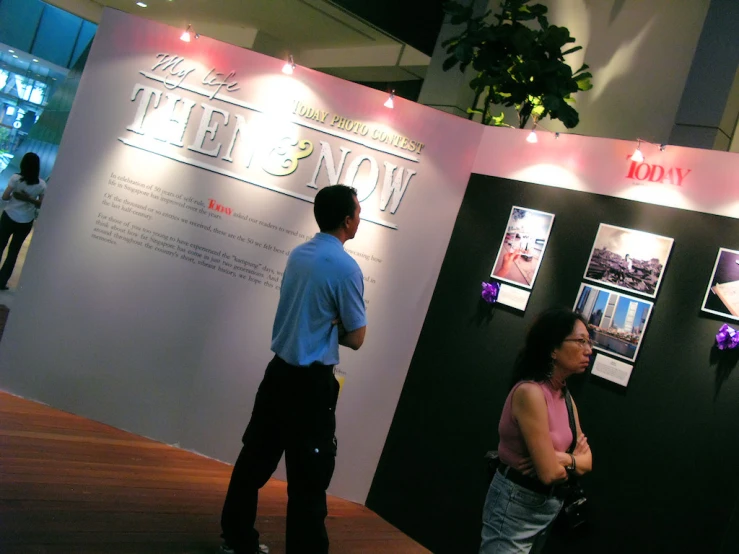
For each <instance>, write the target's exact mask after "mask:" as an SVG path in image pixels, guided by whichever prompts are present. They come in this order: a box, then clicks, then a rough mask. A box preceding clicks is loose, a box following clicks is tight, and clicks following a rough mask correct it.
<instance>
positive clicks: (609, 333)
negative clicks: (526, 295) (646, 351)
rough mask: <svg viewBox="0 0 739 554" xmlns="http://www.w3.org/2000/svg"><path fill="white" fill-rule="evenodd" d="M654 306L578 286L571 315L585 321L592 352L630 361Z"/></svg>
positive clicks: (583, 285)
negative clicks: (591, 342) (573, 313)
mask: <svg viewBox="0 0 739 554" xmlns="http://www.w3.org/2000/svg"><path fill="white" fill-rule="evenodd" d="M653 306H654V304H652V303H651V302H649V301H647V300H643V299H641V298H635V297H633V296H627V295H625V294H622V293H620V292H616V291H612V290H606V289H603V288H600V287H596V286H594V285H590V284H587V283H582V284H581V285H580V292H579V293H578V294H577V300H576V301H575V307H574V308H573V310H574V312H575V313H577V314H580V315H581V316H583V318H585V321H586V322H587V324H588V331H589V332H590V336H591V337H592V339H593V349H594V350H600V351H601V352H605V353H606V354H610V355H612V356H617V357H619V358H623V359H624V360H628V361H630V362H633V361H634V360H635V359H636V355H637V353H638V352H639V347H640V346H641V342H642V338H643V337H644V331H645V330H646V328H647V323H648V322H649V316H650V315H651V314H652V307H653Z"/></svg>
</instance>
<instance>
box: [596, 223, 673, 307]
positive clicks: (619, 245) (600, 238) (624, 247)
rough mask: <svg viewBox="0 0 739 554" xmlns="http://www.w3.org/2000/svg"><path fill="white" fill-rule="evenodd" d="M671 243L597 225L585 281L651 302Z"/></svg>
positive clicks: (666, 240)
mask: <svg viewBox="0 0 739 554" xmlns="http://www.w3.org/2000/svg"><path fill="white" fill-rule="evenodd" d="M673 242H674V241H673V239H671V238H669V237H661V236H659V235H653V234H651V233H645V232H643V231H635V230H633V229H624V228H623V227H615V226H613V225H607V224H605V223H601V224H600V227H598V234H597V235H596V237H595V242H594V243H593V250H592V251H591V252H590V259H589V260H588V267H587V269H586V270H585V279H589V280H591V281H597V282H599V283H602V284H604V285H607V286H609V287H615V288H617V289H622V290H627V291H629V292H633V293H636V294H643V295H644V296H648V297H649V298H655V297H656V296H657V290H658V289H659V285H660V283H661V281H662V274H663V273H664V269H665V265H666V264H667V258H669V257H670V251H671V250H672V243H673Z"/></svg>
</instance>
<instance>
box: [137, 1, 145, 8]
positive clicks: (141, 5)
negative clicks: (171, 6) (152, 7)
mask: <svg viewBox="0 0 739 554" xmlns="http://www.w3.org/2000/svg"><path fill="white" fill-rule="evenodd" d="M136 5H137V6H138V7H140V8H145V7H146V4H145V3H143V2H136Z"/></svg>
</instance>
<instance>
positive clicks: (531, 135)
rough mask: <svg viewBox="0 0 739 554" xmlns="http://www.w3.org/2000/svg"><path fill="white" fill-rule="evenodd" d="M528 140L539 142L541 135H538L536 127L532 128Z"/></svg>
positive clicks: (533, 142)
mask: <svg viewBox="0 0 739 554" xmlns="http://www.w3.org/2000/svg"><path fill="white" fill-rule="evenodd" d="M526 142H530V143H531V144H535V143H537V142H539V137H537V136H536V129H531V132H530V133H529V136H527V137H526Z"/></svg>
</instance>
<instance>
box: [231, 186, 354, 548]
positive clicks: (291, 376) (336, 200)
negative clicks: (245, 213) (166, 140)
mask: <svg viewBox="0 0 739 554" xmlns="http://www.w3.org/2000/svg"><path fill="white" fill-rule="evenodd" d="M360 211H361V207H360V206H359V201H358V200H357V193H356V190H355V189H353V188H351V187H347V186H344V185H334V186H329V187H325V188H323V189H321V190H320V191H319V192H318V194H317V195H316V198H315V204H314V207H313V213H314V215H315V218H316V222H317V223H318V227H319V229H320V230H321V232H320V233H317V234H316V236H315V237H313V238H312V239H311V240H310V241H308V242H306V243H305V244H302V245H300V246H298V247H297V248H295V249H294V250H293V251H292V252H291V253H290V256H289V257H288V260H287V267H286V268H285V273H284V275H283V277H282V286H281V289H280V301H279V304H278V305H277V314H276V316H275V322H274V326H273V328H272V351H273V352H274V353H275V357H274V358H273V359H272V361H271V362H270V363H269V365H268V366H267V370H266V372H265V375H264V379H263V380H262V383H261V384H260V385H259V390H258V391H257V396H256V399H255V401H254V410H253V412H252V416H251V421H250V422H249V425H248V427H247V428H246V432H245V433H244V436H243V438H242V442H243V444H244V446H243V448H242V449H241V453H240V454H239V457H238V459H237V460H236V464H235V465H234V469H233V473H232V475H231V483H230V484H229V487H228V493H227V495H226V501H225V503H224V506H223V513H222V514H221V528H222V530H223V534H222V537H223V540H224V544H223V546H221V551H222V552H226V553H230V552H234V553H235V554H254V553H260V552H261V553H263V552H267V548H266V546H264V545H260V544H259V533H258V532H257V530H256V529H254V522H255V520H256V515H257V501H258V491H259V489H260V488H261V487H262V486H264V484H265V483H266V482H267V481H268V480H269V478H270V476H271V475H272V473H273V472H274V470H275V469H276V468H277V464H278V462H279V461H280V458H281V457H282V454H283V452H284V453H285V465H286V468H287V480H288V489H287V492H288V504H287V533H286V552H287V554H297V553H300V554H326V553H328V535H327V533H326V526H325V523H324V520H325V519H326V515H327V507H326V489H327V488H328V485H329V483H330V482H331V477H332V475H333V472H334V466H335V458H336V437H335V436H334V433H335V431H336V417H335V413H334V412H335V409H336V401H337V399H338V395H339V384H338V382H337V381H336V379H335V378H334V374H333V366H334V365H336V364H338V363H339V345H343V346H347V347H349V348H351V349H353V350H358V349H359V347H361V346H362V343H363V342H364V335H365V330H366V328H367V318H366V313H365V306H364V298H363V294H364V278H363V276H362V271H361V269H360V268H359V265H358V264H357V262H356V261H355V260H354V259H353V258H352V257H351V256H349V254H347V253H346V252H345V251H344V246H343V245H344V243H345V242H346V241H347V240H350V239H352V238H354V235H355V234H356V232H357V227H358V226H359V213H360Z"/></svg>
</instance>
